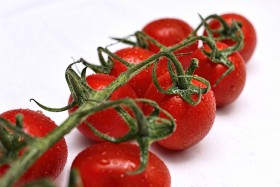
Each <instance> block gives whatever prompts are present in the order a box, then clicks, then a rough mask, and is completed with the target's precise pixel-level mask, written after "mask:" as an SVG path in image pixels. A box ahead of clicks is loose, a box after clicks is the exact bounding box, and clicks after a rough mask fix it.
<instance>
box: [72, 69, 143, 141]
mask: <svg viewBox="0 0 280 187" xmlns="http://www.w3.org/2000/svg"><path fill="white" fill-rule="evenodd" d="M115 79H116V77H114V76H111V75H108V74H99V73H98V74H91V75H88V76H87V77H86V81H87V83H88V85H89V86H90V87H91V88H92V89H94V90H103V89H104V88H105V87H106V86H108V85H109V84H110V83H112V82H113V81H114V80H115ZM126 97H129V98H134V99H136V98H138V97H137V95H136V93H135V92H134V90H133V89H132V88H131V87H130V86H129V85H128V84H125V85H123V86H121V87H120V88H118V89H117V90H115V91H114V92H113V93H112V94H111V96H110V98H109V100H117V99H123V98H126ZM72 101H73V98H72V96H70V97H69V101H68V103H71V102H72ZM77 109H78V106H75V107H73V108H71V109H70V110H68V112H69V114H71V113H72V112H75V111H76V110H77ZM86 121H87V122H88V123H89V124H91V125H92V126H94V127H95V128H96V129H97V130H99V131H100V132H102V133H104V134H107V135H109V136H112V137H115V138H117V137H122V136H124V135H125V134H126V133H127V132H128V131H129V128H128V125H127V124H126V122H125V121H124V119H123V118H122V117H121V116H120V115H119V114H118V112H117V111H116V110H114V109H106V110H103V111H98V112H96V113H95V114H93V115H90V116H89V117H87V119H86ZM77 129H78V130H79V132H80V133H81V134H82V135H84V136H85V137H87V138H89V139H91V140H94V141H96V142H104V141H105V140H104V139H102V138H100V137H99V136H97V135H96V134H95V133H94V132H92V130H91V129H90V128H89V127H88V124H87V123H85V122H83V123H81V124H79V125H78V126H77Z"/></svg>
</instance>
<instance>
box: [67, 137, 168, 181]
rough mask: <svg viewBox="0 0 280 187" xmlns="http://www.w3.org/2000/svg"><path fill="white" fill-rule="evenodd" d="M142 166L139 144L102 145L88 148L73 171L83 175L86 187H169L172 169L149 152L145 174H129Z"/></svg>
mask: <svg viewBox="0 0 280 187" xmlns="http://www.w3.org/2000/svg"><path fill="white" fill-rule="evenodd" d="M138 166H139V148H138V146H137V145H135V144H128V143H121V144H113V143H109V142H106V143H101V144H95V145H93V146H91V147H88V148H86V149H85V150H84V151H82V152H81V153H79V154H78V155H77V157H76V158H75V159H74V161H73V164H72V168H75V169H77V170H78V171H79V173H80V176H81V178H82V183H83V185H84V187H92V186H102V187H124V186H131V187H132V186H135V187H136V186H137V187H149V186H150V187H151V186H153V187H169V186H170V174H169V171H168V168H167V167H166V165H165V164H164V162H163V161H161V160H160V159H159V158H158V157H157V156H156V155H155V154H153V153H152V152H149V160H148V165H147V168H146V169H145V171H143V172H142V173H140V174H136V175H129V174H127V172H128V171H133V170H135V169H137V167H138Z"/></svg>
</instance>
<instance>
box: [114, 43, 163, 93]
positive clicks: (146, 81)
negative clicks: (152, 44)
mask: <svg viewBox="0 0 280 187" xmlns="http://www.w3.org/2000/svg"><path fill="white" fill-rule="evenodd" d="M115 54H116V55H118V56H119V57H121V58H123V59H124V60H126V61H127V62H129V63H131V64H139V63H141V62H142V61H143V60H146V59H147V58H149V57H151V56H152V55H154V52H152V51H149V50H146V49H142V48H140V47H127V48H123V49H120V50H118V51H116V52H115ZM113 63H114V66H113V68H112V70H111V72H110V75H113V76H115V77H117V76H119V75H120V74H121V73H122V72H124V71H126V70H127V69H128V68H127V67H126V66H125V65H123V64H122V63H121V62H119V61H118V60H116V59H113ZM161 64H162V63H161ZM161 64H159V66H158V68H157V74H158V75H162V74H163V73H165V72H166V71H167V65H166V66H164V67H161ZM152 70H153V66H152V65H151V66H150V67H148V68H146V69H144V70H143V71H141V72H140V73H139V74H137V75H136V76H134V77H133V78H132V79H131V80H130V81H129V82H128V84H129V85H130V86H131V87H132V88H133V89H134V90H135V92H136V94H137V96H138V97H144V95H145V92H146V90H147V89H148V87H149V85H150V84H151V82H152Z"/></svg>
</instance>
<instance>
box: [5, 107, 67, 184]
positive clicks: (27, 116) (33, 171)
mask: <svg viewBox="0 0 280 187" xmlns="http://www.w3.org/2000/svg"><path fill="white" fill-rule="evenodd" d="M17 114H22V115H23V129H24V131H25V132H26V133H28V134H30V135H31V136H34V137H44V136H46V135H47V134H49V133H50V132H51V131H53V130H55V128H57V125H56V124H55V122H54V121H52V120H51V119H50V118H49V117H47V116H46V115H44V114H43V113H42V112H41V111H33V110H30V109H14V110H9V111H6V112H4V113H2V114H0V117H2V118H4V119H6V120H8V121H9V122H11V123H12V124H15V122H16V115H17ZM0 138H1V137H0ZM20 154H24V148H23V151H21V152H20ZM19 156H20V155H19ZM67 156H68V148H67V144H66V141H65V139H64V138H62V139H61V140H59V141H58V142H57V143H56V144H55V145H53V146H52V147H51V148H50V149H49V150H47V151H46V152H45V153H44V154H43V155H42V156H41V157H40V158H39V159H38V160H37V161H35V163H34V164H33V165H32V166H31V168H29V169H28V170H27V171H26V172H25V173H24V174H23V176H22V177H21V178H20V179H19V181H17V183H16V184H15V186H20V185H23V184H24V183H27V182H30V181H32V180H35V179H40V178H44V177H49V178H50V179H52V180H55V179H56V178H57V177H58V176H59V175H60V173H61V172H62V171H63V169H64V167H65V164H66V162H67ZM9 168H10V166H9V165H8V164H4V165H1V166H0V176H2V175H3V174H4V173H5V172H6V171H7V170H8V169H9Z"/></svg>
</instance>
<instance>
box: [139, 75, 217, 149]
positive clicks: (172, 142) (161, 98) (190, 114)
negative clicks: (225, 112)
mask: <svg viewBox="0 0 280 187" xmlns="http://www.w3.org/2000/svg"><path fill="white" fill-rule="evenodd" d="M158 82H159V84H160V85H161V86H162V87H163V88H164V89H167V88H169V87H170V86H171V85H172V81H171V78H170V75H169V73H166V74H164V75H162V76H161V77H159V79H158ZM193 83H194V84H195V85H196V86H200V87H202V88H203V87H204V85H202V83H200V82H198V81H195V80H194V81H193ZM146 98H148V99H151V100H154V101H156V102H157V103H158V104H159V106H160V107H162V108H163V109H165V110H166V111H167V112H169V113H170V114H171V115H172V116H173V117H174V119H175V122H176V130H175V132H174V133H173V134H172V135H171V136H169V137H167V138H165V139H163V140H160V141H159V142H158V143H159V144H160V145H161V146H163V147H166V148H168V149H172V150H183V149H186V148H189V147H191V146H193V145H195V144H197V143H198V142H199V141H201V140H202V139H203V138H204V137H205V136H206V135H207V134H208V132H209V131H210V129H211V127H212V125H213V123H214V119H215V115H216V104H215V97H214V94H213V92H212V91H211V90H210V91H208V92H207V93H206V94H203V96H202V99H201V102H200V103H199V104H198V105H196V106H193V105H190V104H189V103H188V102H186V101H185V100H183V98H181V97H180V96H178V95H167V94H163V93H161V92H159V91H158V90H157V88H156V87H155V85H154V84H151V86H150V87H149V89H148V91H147V92H146ZM193 99H194V100H196V99H197V95H193ZM143 110H144V112H145V114H149V113H150V112H151V108H150V107H147V106H144V109H143ZM161 116H162V117H164V116H163V115H161Z"/></svg>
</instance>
